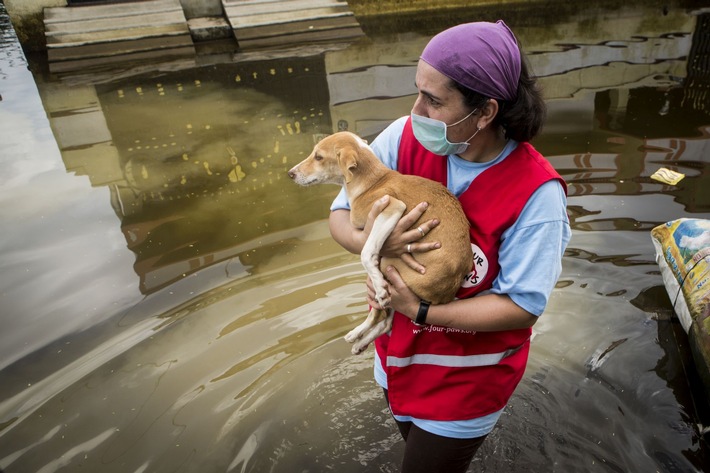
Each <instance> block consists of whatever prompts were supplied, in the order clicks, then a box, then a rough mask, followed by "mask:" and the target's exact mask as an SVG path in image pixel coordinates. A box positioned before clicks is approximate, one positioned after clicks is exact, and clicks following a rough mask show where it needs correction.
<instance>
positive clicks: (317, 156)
mask: <svg viewBox="0 0 710 473" xmlns="http://www.w3.org/2000/svg"><path fill="white" fill-rule="evenodd" d="M314 159H315V160H316V161H323V156H321V155H320V154H316V155H315V157H314Z"/></svg>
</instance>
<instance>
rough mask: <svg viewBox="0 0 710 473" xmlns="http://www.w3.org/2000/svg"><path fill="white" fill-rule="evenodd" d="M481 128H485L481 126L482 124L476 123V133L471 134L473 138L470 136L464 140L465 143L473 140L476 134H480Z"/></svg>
mask: <svg viewBox="0 0 710 473" xmlns="http://www.w3.org/2000/svg"><path fill="white" fill-rule="evenodd" d="M481 130H483V128H481V127H480V126H478V125H476V133H474V134H473V135H471V138H469V139H467V140H466V141H464V143H468V142H469V141H471V140H472V139H474V138H475V137H476V135H477V134H478V132H479V131H481Z"/></svg>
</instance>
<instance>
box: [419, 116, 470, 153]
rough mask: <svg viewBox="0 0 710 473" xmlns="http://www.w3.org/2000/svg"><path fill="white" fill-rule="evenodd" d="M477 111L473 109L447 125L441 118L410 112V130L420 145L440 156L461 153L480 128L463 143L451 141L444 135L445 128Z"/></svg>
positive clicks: (454, 124)
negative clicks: (436, 118)
mask: <svg viewBox="0 0 710 473" xmlns="http://www.w3.org/2000/svg"><path fill="white" fill-rule="evenodd" d="M477 111H478V109H474V110H473V111H472V112H471V113H469V114H468V115H466V116H465V117H463V118H462V119H461V120H459V121H457V122H456V123H452V124H451V125H447V124H446V123H444V122H442V121H441V120H435V119H434V118H429V117H423V116H421V115H417V114H416V113H414V112H412V114H411V115H412V131H413V132H414V137H415V138H416V139H417V141H419V143H421V145H422V146H424V147H425V148H426V149H427V150H429V151H431V152H432V153H434V154H438V155H440V156H448V155H449V154H461V153H463V152H464V151H466V150H467V149H468V142H469V141H471V140H472V139H473V137H474V136H476V135H477V134H478V132H479V131H481V129H480V128H479V129H477V130H476V133H474V134H473V135H472V136H471V138H469V139H467V140H466V141H464V142H463V143H451V142H450V141H449V139H448V138H447V137H446V130H447V129H448V128H449V127H452V126H456V125H458V124H459V123H461V122H462V121H464V120H466V119H467V118H468V117H470V116H471V115H473V114H474V113H476V112H477Z"/></svg>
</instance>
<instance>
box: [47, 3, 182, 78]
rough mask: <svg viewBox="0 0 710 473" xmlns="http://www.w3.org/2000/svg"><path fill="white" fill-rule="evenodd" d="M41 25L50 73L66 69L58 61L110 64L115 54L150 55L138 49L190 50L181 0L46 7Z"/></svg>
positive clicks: (166, 54)
mask: <svg viewBox="0 0 710 473" xmlns="http://www.w3.org/2000/svg"><path fill="white" fill-rule="evenodd" d="M44 24H45V34H46V38H47V54H48V57H49V60H50V70H52V71H53V70H58V69H62V70H66V68H67V66H68V64H64V66H62V67H59V66H57V63H59V62H63V61H72V63H76V62H77V61H84V60H86V59H97V61H93V62H94V63H105V62H110V61H113V62H115V61H116V60H117V58H118V57H120V56H126V59H128V57H127V56H128V55H130V56H131V57H132V58H135V57H136V56H137V55H138V56H146V57H149V56H150V54H142V53H149V52H151V51H160V53H161V54H162V55H165V56H170V55H171V54H172V53H178V52H179V54H185V51H186V49H191V51H192V53H194V47H193V42H192V37H191V36H190V29H189V28H188V24H187V20H186V19H185V14H184V13H183V10H182V7H181V5H180V0H150V1H144V2H138V3H122V4H115V5H91V6H82V7H57V8H45V10H44ZM172 50H174V51H172ZM171 51H172V52H171ZM101 58H111V59H110V61H106V60H99V59H101ZM86 62H92V61H84V63H86Z"/></svg>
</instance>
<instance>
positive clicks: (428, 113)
mask: <svg viewBox="0 0 710 473" xmlns="http://www.w3.org/2000/svg"><path fill="white" fill-rule="evenodd" d="M414 81H415V85H416V86H417V89H418V90H419V95H418V96H417V100H416V101H415V102H414V106H413V107H412V112H413V113H415V114H417V115H421V116H423V117H429V118H433V119H435V120H441V121H442V122H444V123H446V124H447V125H451V124H453V123H456V122H457V121H459V120H461V119H462V118H463V117H465V116H466V115H468V114H469V113H471V109H470V108H469V107H467V106H466V105H465V103H464V97H463V95H462V94H461V92H459V91H458V90H457V89H456V88H455V87H454V86H453V84H452V82H451V79H449V78H448V77H446V76H445V75H444V74H442V73H441V72H439V71H437V70H436V69H434V68H433V67H432V66H430V65H429V64H428V63H426V62H424V61H422V60H420V61H419V64H418V65H417V75H416V77H415V80H414ZM477 120H478V119H477V114H474V115H471V116H470V117H469V118H467V119H466V120H464V121H462V122H461V123H459V124H458V125H454V126H451V127H449V128H448V129H447V137H448V139H449V141H451V142H452V143H457V142H462V141H466V140H467V139H469V138H470V137H471V135H472V134H473V133H474V132H475V131H476V123H477Z"/></svg>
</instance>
